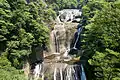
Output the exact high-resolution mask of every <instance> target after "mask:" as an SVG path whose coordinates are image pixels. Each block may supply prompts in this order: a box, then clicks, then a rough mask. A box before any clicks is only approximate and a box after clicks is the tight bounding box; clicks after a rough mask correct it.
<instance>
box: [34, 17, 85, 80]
mask: <svg viewBox="0 0 120 80" xmlns="http://www.w3.org/2000/svg"><path fill="white" fill-rule="evenodd" d="M57 18H58V17H57ZM58 22H59V23H57V24H56V25H55V27H54V29H53V30H52V31H51V34H50V38H51V43H50V44H51V46H50V47H51V53H53V54H51V55H50V56H48V57H45V59H44V62H43V63H40V64H37V65H36V66H35V69H34V79H36V80H38V79H39V78H40V79H42V80H86V75H85V72H84V68H83V65H82V64H81V65H78V64H73V63H72V57H70V56H69V55H68V53H69V52H70V51H71V50H72V49H76V50H77V47H76V45H77V43H78V41H79V37H80V34H81V32H82V29H83V28H82V27H79V28H78V29H77V32H76V33H77V37H76V39H75V41H74V45H73V48H70V41H69V42H66V43H69V44H67V45H68V46H66V47H64V44H63V43H65V40H66V39H64V38H65V36H66V31H65V30H66V29H65V26H64V23H62V22H60V20H58ZM69 24H70V23H69ZM48 58H49V59H48Z"/></svg>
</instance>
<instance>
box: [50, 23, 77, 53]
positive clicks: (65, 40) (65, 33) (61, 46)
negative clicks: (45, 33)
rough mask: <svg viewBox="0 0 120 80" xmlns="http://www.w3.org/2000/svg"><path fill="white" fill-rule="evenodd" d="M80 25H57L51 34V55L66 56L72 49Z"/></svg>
mask: <svg viewBox="0 0 120 80" xmlns="http://www.w3.org/2000/svg"><path fill="white" fill-rule="evenodd" d="M77 25H78V23H62V22H61V23H56V24H55V26H54V29H53V30H52V31H51V32H50V53H49V54H64V53H65V51H66V50H67V49H70V45H71V44H72V41H73V38H74V33H75V31H76V26H77Z"/></svg>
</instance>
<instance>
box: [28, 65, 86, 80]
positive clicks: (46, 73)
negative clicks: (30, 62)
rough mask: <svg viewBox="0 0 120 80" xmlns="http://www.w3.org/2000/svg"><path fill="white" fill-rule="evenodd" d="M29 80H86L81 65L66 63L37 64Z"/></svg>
mask: <svg viewBox="0 0 120 80" xmlns="http://www.w3.org/2000/svg"><path fill="white" fill-rule="evenodd" d="M30 80H86V75H85V72H84V68H83V65H82V64H81V65H77V64H75V65H68V64H66V63H42V64H37V65H36V66H35V69H34V70H33V76H32V77H31V79H30Z"/></svg>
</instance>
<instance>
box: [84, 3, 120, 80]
mask: <svg viewBox="0 0 120 80" xmlns="http://www.w3.org/2000/svg"><path fill="white" fill-rule="evenodd" d="M104 3H105V4H106V5H107V6H106V5H105V6H104V5H103V7H102V9H101V10H99V9H97V13H94V16H92V18H91V17H88V18H91V19H90V21H89V22H90V24H88V25H86V26H85V29H86V31H85V34H84V36H85V38H84V40H83V41H84V42H86V44H85V45H83V49H84V51H85V53H84V56H87V57H89V59H90V60H89V63H90V64H91V66H92V67H91V68H92V71H94V72H95V74H94V76H95V77H94V78H93V79H95V80H96V79H99V78H98V77H102V78H103V79H105V80H119V77H120V74H119V73H120V68H119V66H120V64H119V60H120V57H119V56H120V51H119V49H120V47H119V46H120V29H119V28H120V26H119V25H120V21H119V19H120V16H119V15H120V6H119V5H120V3H119V2H117V1H116V2H105V1H104ZM95 11H96V10H95ZM94 66H96V67H94ZM99 80H101V79H99Z"/></svg>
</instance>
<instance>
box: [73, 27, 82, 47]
mask: <svg viewBox="0 0 120 80" xmlns="http://www.w3.org/2000/svg"><path fill="white" fill-rule="evenodd" d="M81 31H82V27H80V28H78V30H77V38H76V41H75V43H74V46H73V49H77V48H76V44H77V42H78V39H79V36H80V33H81Z"/></svg>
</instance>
